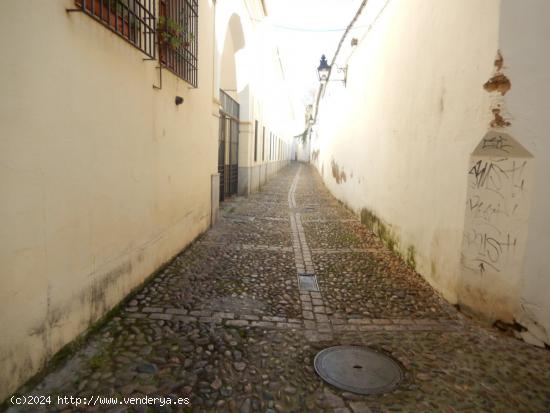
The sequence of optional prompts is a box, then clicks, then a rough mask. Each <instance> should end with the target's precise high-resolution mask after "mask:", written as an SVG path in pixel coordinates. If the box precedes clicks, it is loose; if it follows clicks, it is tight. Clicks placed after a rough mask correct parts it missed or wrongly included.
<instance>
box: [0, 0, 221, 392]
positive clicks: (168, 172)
mask: <svg viewBox="0 0 550 413" xmlns="http://www.w3.org/2000/svg"><path fill="white" fill-rule="evenodd" d="M199 4H200V10H199V16H200V19H199V37H198V38H199V39H200V45H199V62H200V63H199V64H200V70H199V79H198V83H199V88H198V89H191V88H190V87H189V85H188V84H187V83H185V82H184V81H182V80H180V79H178V78H176V77H175V76H174V75H172V74H171V73H169V72H168V71H166V70H165V71H163V84H162V90H154V89H153V87H152V86H153V84H156V85H158V84H159V77H158V76H159V73H158V70H157V69H156V66H157V64H158V62H147V61H143V58H145V57H146V56H145V55H143V54H142V53H141V52H139V51H138V50H137V49H135V48H134V47H132V46H131V45H129V44H128V43H127V42H125V41H124V40H123V39H121V38H120V37H118V36H116V35H115V34H113V33H112V32H111V31H109V30H108V29H107V28H105V27H104V26H102V25H101V24H99V23H97V22H96V21H94V20H93V19H91V18H90V17H89V16H86V15H84V14H82V13H71V14H68V13H66V12H65V8H66V7H67V8H68V7H73V6H74V2H72V1H71V0H67V1H61V0H59V1H55V2H51V1H42V0H27V1H19V0H4V1H2V2H0V22H1V24H0V32H1V36H0V50H2V64H1V65H0V90H1V91H2V92H1V93H2V98H1V99H0V125H1V131H0V198H1V202H0V271H1V272H0V330H1V331H2V339H1V340H0V372H2V373H1V374H0V400H2V399H3V398H4V397H5V396H7V395H8V394H9V393H10V392H12V391H14V390H15V389H16V387H17V386H18V385H19V384H21V383H22V382H23V381H25V380H26V379H28V378H29V377H30V376H32V375H33V374H34V373H36V372H37V371H38V370H39V369H40V368H41V367H42V366H43V365H44V363H45V362H46V361H47V360H48V359H49V358H50V357H51V356H52V355H53V354H54V353H55V352H56V351H57V350H59V349H60V348H61V347H62V346H63V345H64V344H66V343H68V342H69V341H70V340H72V339H74V338H75V337H76V336H77V335H78V334H80V333H81V332H83V331H84V330H85V329H86V328H87V327H88V326H90V324H91V323H93V322H94V321H96V320H97V319H98V318H99V317H100V316H102V315H103V314H105V312H106V311H107V310H109V309H110V308H112V307H113V305H115V304H116V303H117V302H118V301H120V300H121V299H122V298H123V297H124V296H125V295H126V294H128V293H129V292H130V291H131V290H132V288H134V287H136V286H138V285H139V284H140V283H141V282H143V281H144V280H145V278H146V277H147V276H148V275H150V274H151V273H152V272H153V271H155V270H156V269H157V268H158V267H159V266H160V265H162V264H163V263H165V262H166V261H168V260H169V259H170V258H171V257H172V256H174V255H175V254H176V253H177V252H179V251H180V250H181V249H183V248H184V247H185V246H186V245H188V244H189V242H191V241H192V240H193V239H194V238H195V237H196V236H197V235H198V234H200V233H201V232H202V231H204V230H205V229H207V228H208V226H209V224H210V208H211V188H210V186H211V185H210V182H211V174H214V173H216V171H217V144H218V136H217V128H218V126H217V125H218V120H217V119H216V118H215V117H214V116H213V115H212V113H213V112H214V111H213V110H211V108H212V107H213V105H214V106H215V104H214V103H213V97H214V94H213V82H212V72H213V66H212V65H213V59H212V55H213V44H214V42H213V18H212V16H213V6H212V5H211V4H209V2H203V1H201V2H199ZM176 95H179V96H182V97H183V98H184V103H183V104H182V105H180V106H177V107H176V105H175V104H174V99H175V96H176Z"/></svg>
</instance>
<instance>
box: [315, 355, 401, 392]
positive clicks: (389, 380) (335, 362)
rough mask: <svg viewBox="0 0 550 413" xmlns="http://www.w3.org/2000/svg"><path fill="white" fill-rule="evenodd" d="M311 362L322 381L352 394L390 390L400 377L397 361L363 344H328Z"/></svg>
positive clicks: (398, 381)
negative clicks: (334, 345) (329, 345)
mask: <svg viewBox="0 0 550 413" xmlns="http://www.w3.org/2000/svg"><path fill="white" fill-rule="evenodd" d="M313 363H314V365H315V371H316V372H317V374H318V375H319V376H321V378H322V379H323V380H325V381H326V382H327V383H329V384H332V385H333V386H336V387H338V388H340V389H342V390H347V391H350V392H353V393H359V394H379V393H386V392H390V391H392V390H393V389H395V388H396V387H397V385H398V384H399V383H400V382H401V380H402V379H403V371H402V370H401V367H400V366H399V364H397V362H395V361H394V360H393V359H391V358H390V357H388V356H386V355H384V354H381V353H378V352H376V351H374V350H371V349H369V348H366V347H358V346H336V347H329V348H326V349H324V350H322V351H320V352H319V353H317V355H316V356H315V360H314V361H313Z"/></svg>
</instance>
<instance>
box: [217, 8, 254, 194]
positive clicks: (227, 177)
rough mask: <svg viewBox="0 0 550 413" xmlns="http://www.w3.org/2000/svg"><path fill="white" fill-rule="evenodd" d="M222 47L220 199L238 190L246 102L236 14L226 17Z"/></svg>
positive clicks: (240, 31) (241, 37)
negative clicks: (242, 103) (242, 105)
mask: <svg viewBox="0 0 550 413" xmlns="http://www.w3.org/2000/svg"><path fill="white" fill-rule="evenodd" d="M222 44H223V47H222V48H221V53H220V55H219V64H218V65H217V69H218V76H217V79H218V82H219V87H218V88H217V90H218V92H219V101H220V123H219V146H218V173H219V174H220V200H222V201H223V200H224V199H225V198H226V197H228V196H232V195H235V194H237V192H238V187H239V157H240V154H239V140H240V129H241V128H240V123H241V120H242V115H243V112H242V110H241V105H240V102H241V101H242V100H244V101H245V102H248V92H247V91H248V88H246V91H244V92H243V91H242V90H241V89H240V88H239V86H241V85H242V83H243V82H242V80H243V77H242V74H241V73H240V72H239V70H238V69H239V57H240V54H241V53H242V52H243V51H244V49H245V38H244V33H243V28H242V25H241V19H240V17H239V16H238V15H237V14H232V15H231V16H230V17H229V20H228V23H227V28H226V30H225V36H224V38H223V43H222Z"/></svg>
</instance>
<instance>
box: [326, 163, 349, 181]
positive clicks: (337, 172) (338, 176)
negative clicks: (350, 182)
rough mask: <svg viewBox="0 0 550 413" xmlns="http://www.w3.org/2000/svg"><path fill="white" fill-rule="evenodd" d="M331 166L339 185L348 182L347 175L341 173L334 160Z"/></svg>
mask: <svg viewBox="0 0 550 413" xmlns="http://www.w3.org/2000/svg"><path fill="white" fill-rule="evenodd" d="M330 166H331V169H332V176H333V178H334V180H335V181H336V183H337V184H340V183H341V182H346V181H347V176H346V173H345V172H344V171H343V170H342V171H340V167H339V166H338V164H337V163H336V162H334V159H333V160H332V161H331V163H330Z"/></svg>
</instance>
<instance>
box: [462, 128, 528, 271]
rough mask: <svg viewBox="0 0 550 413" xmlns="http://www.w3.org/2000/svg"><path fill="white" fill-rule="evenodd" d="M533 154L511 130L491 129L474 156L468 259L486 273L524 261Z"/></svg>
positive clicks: (466, 230)
mask: <svg viewBox="0 0 550 413" xmlns="http://www.w3.org/2000/svg"><path fill="white" fill-rule="evenodd" d="M531 159H532V157H531V155H530V154H529V153H528V152H527V151H526V150H525V149H524V148H523V147H522V146H521V145H520V144H519V143H518V142H516V141H515V140H514V139H513V138H511V137H510V136H509V135H507V134H503V133H496V132H490V133H489V134H488V135H487V136H485V137H484V138H483V139H482V141H481V142H480V143H479V145H478V146H477V148H476V149H475V151H474V153H473V154H472V156H471V159H470V166H469V169H468V193H467V201H466V216H465V228H464V239H463V249H462V263H463V265H464V266H465V267H466V268H468V269H470V270H473V271H475V272H477V273H479V274H481V275H483V274H485V273H486V272H488V271H489V272H492V273H502V272H508V271H509V270H510V268H511V267H515V266H517V265H518V264H519V263H520V262H521V259H522V257H521V254H518V249H519V244H520V242H523V238H524V237H523V234H524V232H525V228H524V227H525V223H526V220H527V214H528V209H529V201H528V198H527V195H528V194H527V191H526V186H527V184H528V179H529V178H528V167H529V162H531Z"/></svg>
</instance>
